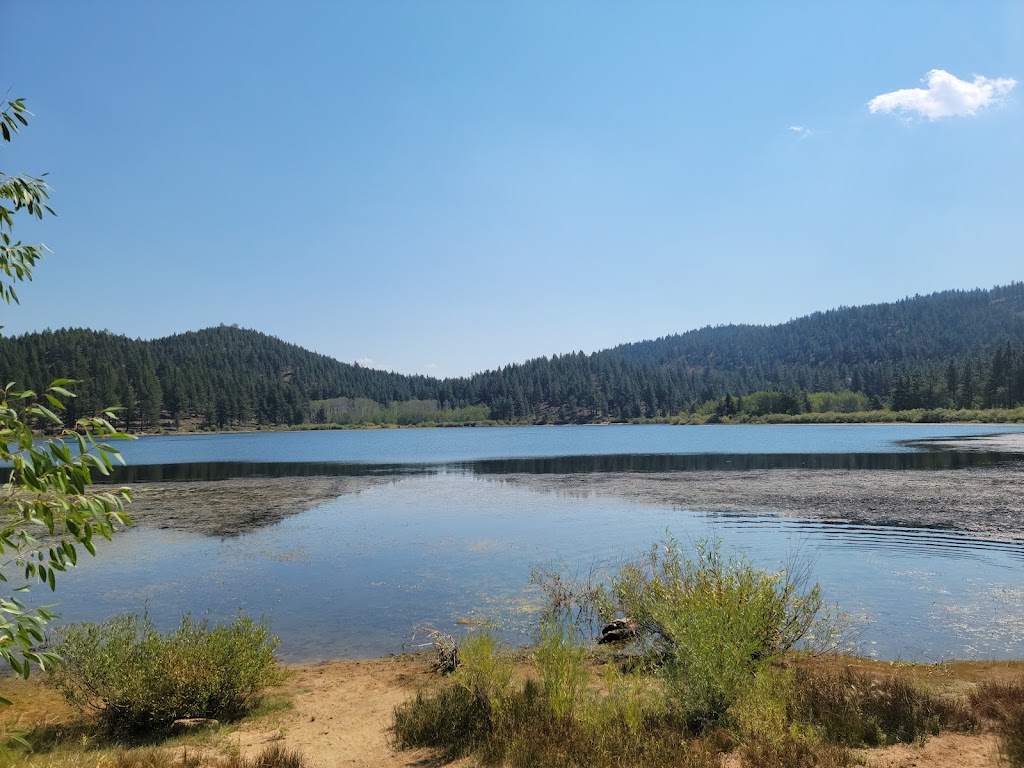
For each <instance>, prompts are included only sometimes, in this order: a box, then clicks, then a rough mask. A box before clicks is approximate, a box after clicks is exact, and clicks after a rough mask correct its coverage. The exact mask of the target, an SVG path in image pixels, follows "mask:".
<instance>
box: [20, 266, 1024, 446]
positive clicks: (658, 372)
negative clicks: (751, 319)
mask: <svg viewBox="0 0 1024 768" xmlns="http://www.w3.org/2000/svg"><path fill="white" fill-rule="evenodd" d="M0 372H2V375H3V377H4V383H6V382H9V381H14V382H17V383H18V385H19V386H27V387H31V388H39V387H42V386H44V385H45V384H46V383H48V382H49V381H51V380H52V379H54V378H57V377H60V376H66V375H71V376H74V377H75V378H78V379H82V380H83V382H84V383H83V384H81V385H79V386H78V388H77V391H78V393H79V397H78V398H77V399H76V400H75V401H73V403H72V405H71V408H70V410H69V412H68V419H69V420H71V419H74V418H76V417H77V416H79V415H84V414H88V413H93V412H95V411H97V410H99V409H100V408H101V407H105V406H108V405H111V404H119V405H122V406H124V407H125V411H124V418H125V421H126V422H127V423H128V425H129V428H131V429H146V428H155V427H159V426H161V425H162V426H164V427H175V426H179V425H181V424H182V423H186V424H189V425H192V426H204V427H230V426H252V425H258V424H267V425H274V424H300V423H324V424H328V423H329V424H363V423H378V424H419V423H430V422H432V423H454V424H457V423H469V422H480V421H488V420H494V421H504V422H523V423H538V422H544V423H585V422H594V421H605V420H620V419H622V420H625V419H638V418H648V419H652V418H666V417H672V416H678V415H679V414H685V413H695V412H697V413H704V414H707V415H712V414H713V415H716V416H733V415H736V414H749V415H753V416H757V415H761V414H768V413H783V414H799V413H804V412H818V413H820V412H823V411H846V412H849V411H863V410H869V409H880V408H883V407H885V408H891V409H892V410H908V409H914V408H926V409H934V408H1015V407H1019V406H1021V405H1024V283H1012V284H1011V285H1008V286H1005V287H997V288H993V289H992V290H989V291H986V290H975V291H946V292H942V293H935V294H932V295H930V296H915V297H913V298H908V299H904V300H902V301H898V302H895V303H891V304H873V305H868V306H862V307H841V308H839V309H834V310H829V311H827V312H818V313H815V314H813V315H809V316H807V317H802V318H798V319H796V320H791V321H790V322H788V323H783V324H781V325H774V326H752V325H728V326H718V327H707V328H701V329H699V330H694V331H689V332H687V333H683V334H679V335H673V336H666V337H664V338H661V339H656V340H654V341H641V342H637V343H635V344H625V345H622V346H619V347H615V348H613V349H609V350H605V351H603V352H596V353H593V354H589V355H587V354H583V353H575V354H567V355H556V356H554V357H551V358H546V357H541V358H537V359H535V360H530V361H528V362H526V363H522V364H515V365H509V366H506V367H504V368H501V369H499V370H496V371H487V372H485V373H479V374H475V375H473V376H470V377H467V378H459V379H445V380H439V379H434V378H430V377H427V376H405V375H400V374H395V373H388V372H385V371H378V370H374V369H371V368H364V367H361V366H359V365H349V364H347V363H342V362H339V361H337V360H334V359H332V358H329V357H326V356H324V355H320V354H316V353H313V352H310V351H308V350H305V349H302V348H301V347H299V346H297V345H295V344H289V343H286V342H283V341H281V340H279V339H276V338H273V337H271V336H267V335H265V334H262V333H259V332H257V331H251V330H246V329H240V328H237V327H233V326H231V327H229V326H220V327H217V328H209V329H206V330H202V331H195V332H189V333H183V334H178V335H175V336H169V337H167V338H163V339H157V340H155V341H141V340H133V339H129V338H127V337H125V336H117V335H114V334H111V333H107V332H100V331H90V330H80V329H72V330H60V331H45V332H42V333H29V334H25V335H22V336H17V337H13V338H0Z"/></svg>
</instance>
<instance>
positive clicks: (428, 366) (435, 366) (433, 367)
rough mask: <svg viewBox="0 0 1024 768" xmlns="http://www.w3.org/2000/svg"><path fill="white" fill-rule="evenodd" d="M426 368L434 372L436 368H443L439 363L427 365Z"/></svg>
mask: <svg viewBox="0 0 1024 768" xmlns="http://www.w3.org/2000/svg"><path fill="white" fill-rule="evenodd" d="M424 367H425V368H429V369H430V370H433V369H435V368H440V367H441V366H439V365H438V364H437V363H427V364H426V365H425V366H424Z"/></svg>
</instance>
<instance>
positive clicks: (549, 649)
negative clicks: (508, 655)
mask: <svg viewBox="0 0 1024 768" xmlns="http://www.w3.org/2000/svg"><path fill="white" fill-rule="evenodd" d="M534 659H535V660H536V662H537V668H538V670H539V671H540V679H541V686H542V687H543V690H544V698H545V701H546V702H547V705H548V708H549V709H550V710H551V713H552V714H553V715H554V716H555V717H556V718H562V717H567V716H569V715H571V714H572V712H573V710H574V709H575V708H576V706H577V704H578V703H579V699H580V696H581V694H582V693H583V692H584V690H585V688H586V684H587V666H586V661H587V649H586V648H585V647H584V646H583V645H582V644H581V643H579V642H578V639H577V633H576V630H575V628H574V627H573V626H572V625H566V624H559V623H556V622H553V621H546V622H544V623H543V624H542V625H541V635H540V644H539V645H538V646H537V649H536V651H535V652H534Z"/></svg>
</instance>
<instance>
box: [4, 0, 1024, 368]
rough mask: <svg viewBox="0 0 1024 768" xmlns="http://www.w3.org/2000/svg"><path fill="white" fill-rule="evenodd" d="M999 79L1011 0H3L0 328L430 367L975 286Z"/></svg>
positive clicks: (1007, 157) (994, 260) (1009, 80)
mask: <svg viewBox="0 0 1024 768" xmlns="http://www.w3.org/2000/svg"><path fill="white" fill-rule="evenodd" d="M930 73H931V74H930ZM979 77H980V79H977V78H979ZM1021 82H1024V3H1021V2H985V3H972V4H966V3H962V2H917V3H914V2H901V3H892V2H877V3H871V2H863V3H843V4H839V3H820V2H807V3H785V2H783V3H753V2H750V3H729V4H725V3H711V2H708V3H703V4H692V5H691V4H682V3H611V2H608V3H600V2H591V3H572V2H516V3H511V2H508V3H472V2H463V3H455V2H425V1H422V0H419V1H417V2H383V3H368V2H363V3H341V2H322V3H304V2H296V3H283V2H279V3H260V2H250V1H248V0H247V1H246V2H234V3H231V2H226V1H224V2H214V3H200V2H181V3H138V2H130V3H129V2H126V3H113V2H95V3H73V2H70V0H68V1H66V2H46V1H41V2H34V3H17V2H4V3H3V4H2V5H0V90H7V89H8V88H10V92H9V96H10V97H12V98H13V97H16V96H17V97H25V98H26V99H27V100H28V102H29V108H30V109H31V110H32V111H33V112H34V113H35V115H36V117H35V119H34V121H33V122H32V124H31V125H30V127H29V128H28V129H26V130H25V131H24V133H23V134H22V135H21V136H20V137H18V138H17V139H16V141H15V142H14V143H13V144H11V145H10V146H9V147H7V148H3V149H0V169H2V170H3V171H4V172H8V173H10V172H31V173H37V174H38V173H42V172H48V173H49V177H48V178H49V181H50V183H51V186H52V187H53V196H52V202H53V206H54V208H55V209H56V210H57V213H58V218H56V219H50V220H47V221H45V222H43V223H42V224H39V225H32V224H24V225H19V226H18V228H17V230H16V234H18V235H20V236H21V237H22V238H24V239H30V240H42V241H44V242H45V243H46V244H47V245H48V246H49V247H50V248H52V249H53V251H54V253H53V254H52V255H51V256H50V257H48V259H47V260H46V262H45V263H44V264H42V265H41V266H40V267H39V269H38V271H37V275H36V279H35V281H34V282H33V283H32V284H31V285H30V286H27V287H25V288H24V289H23V290H21V291H20V294H21V298H22V304H21V306H20V307H12V308H4V309H3V310H0V312H2V315H0V324H2V325H4V326H5V332H6V333H20V332H24V331H27V330H36V329H41V328H45V327H48V326H49V327H68V326H86V327H92V328H105V329H109V330H111V331H115V332H119V333H125V334H128V335H130V336H133V337H143V338H150V337H155V336H161V335H165V334H168V333H172V332H177V331H184V330H190V329H198V328H202V327H206V326H210V325H216V324H218V323H228V324H231V323H237V324H239V325H242V326H245V327H251V328H257V329H259V330H262V331H265V332H267V333H270V334H273V335H276V336H279V337H281V338H283V339H286V340H288V341H293V342H296V343H298V344H301V345H303V346H306V347H309V348H311V349H315V350H317V351H320V352H323V353H326V354H329V355H332V356H334V357H337V358H338V359H341V360H345V361H353V360H357V359H358V360H364V361H369V360H372V361H373V364H374V365H378V366H383V367H387V368H389V369H394V370H398V371H402V372H407V373H415V372H419V373H428V374H433V375H439V376H446V375H460V374H466V373H470V372H472V371H476V370H482V369H485V368H493V367H496V366H499V365H502V364H505V363H508V362H513V361H521V360H525V359H527V358H530V357H535V356H539V355H550V354H553V353H562V352H568V351H573V350H580V349H582V350H585V351H592V350H597V349H602V348H605V347H609V346H613V345H615V344H617V343H621V342H627V341H635V340H639V339H642V338H653V337H657V336H662V335H665V334H667V333H673V332H680V331H685V330H688V329H690V328H695V327H700V326H704V325H709V324H711V325H714V324H722V323H731V322H737V323H738V322H743V323H777V322H784V321H786V320H788V319H790V318H792V317H797V316H800V315H803V314H806V313H808V312H812V311H815V310H819V309H827V308H831V307H834V306H839V305H853V304H863V303H871V302H877V301H890V300H894V299H899V298H901V297H903V296H906V295H913V294H916V293H929V292H932V291H935V290H943V289H947V288H973V287H990V286H992V285H995V284H1004V283H1007V282H1010V281H1012V280H1020V279H1022V278H1024V269H1022V266H1024V258H1022V257H1024V253H1022V251H1024V249H1022V242H1024V241H1022V234H1024V233H1022V223H1024V217H1022V216H1021V209H1022V203H1024V139H1022V137H1024V110H1022V107H1021V104H1022V101H1024V85H1022V84H1020V83H1021Z"/></svg>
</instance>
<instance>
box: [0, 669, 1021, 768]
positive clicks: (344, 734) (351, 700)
mask: <svg viewBox="0 0 1024 768" xmlns="http://www.w3.org/2000/svg"><path fill="white" fill-rule="evenodd" d="M432 658H433V657H432V655H431V654H429V653H418V654H404V655H394V656H388V657H384V658H379V659H342V660H331V661H324V662H320V663H304V664H283V665H281V666H282V669H283V670H284V671H285V673H286V679H285V680H284V682H283V683H282V684H281V685H279V686H278V687H277V688H275V689H273V690H272V691H270V692H269V694H270V698H269V703H270V704H271V706H270V707H267V708H266V709H265V711H264V712H262V713H260V712H257V713H256V714H255V715H253V716H250V717H248V718H246V719H244V720H242V721H240V722H237V723H229V724H224V725H223V726H221V727H220V728H218V729H217V730H215V731H214V733H213V734H212V735H207V736H202V735H197V736H196V737H195V739H196V744H195V745H194V746H189V745H188V744H187V743H186V745H185V746H186V747H187V748H188V749H190V750H194V751H195V752H196V753H197V754H203V755H207V756H211V757H213V756H217V755H218V754H220V753H222V752H225V751H226V752H233V753H237V754H240V755H241V756H243V757H247V758H252V757H255V756H256V755H258V754H260V753H261V752H262V751H263V750H264V749H266V748H267V747H268V746H271V745H280V746H282V747H285V748H286V749H290V750H298V751H300V752H301V753H302V754H303V755H304V756H305V758H306V760H307V764H308V765H309V766H311V768H342V767H343V766H344V767H346V768H378V767H379V768H412V767H413V766H427V765H443V764H446V765H451V766H453V768H468V766H470V765H475V764H476V763H475V761H474V760H473V759H472V758H463V759H460V760H456V761H453V762H447V761H444V760H441V759H439V755H438V754H436V753H434V752H433V751H432V750H430V749H414V750H407V751H399V750H397V749H396V748H395V747H394V745H393V742H392V741H391V738H390V727H391V724H392V716H393V712H394V709H395V707H397V706H399V705H401V704H403V703H405V702H407V701H409V700H411V699H414V698H415V697H416V695H417V694H418V693H420V692H423V693H427V694H430V693H433V692H436V691H437V690H438V689H439V688H440V687H441V686H442V685H443V684H444V678H442V677H441V676H439V675H438V674H436V673H433V672H431V670H430V665H431V661H432ZM516 659H517V661H516V664H515V674H516V676H517V677H520V678H521V677H524V676H535V675H536V670H535V669H534V667H533V662H532V661H531V660H530V659H529V658H528V657H526V656H525V655H521V656H517V657H516ZM797 663H804V664H810V665H817V666H818V667H819V668H834V669H836V670H842V669H846V668H851V669H854V670H856V671H857V672H863V673H867V674H870V675H872V676H875V677H876V678H885V677H899V678H903V679H906V680H908V681H912V682H913V683H915V684H918V685H920V686H922V687H924V688H926V689H928V690H930V691H932V692H934V693H937V694H940V695H945V696H948V697H951V698H956V699H961V700H962V699H963V698H965V697H966V696H967V695H968V693H969V692H970V691H971V690H973V688H974V687H975V686H976V685H977V684H979V683H981V682H1003V683H1008V682H1012V681H1015V680H1018V679H1020V676H1021V675H1022V674H1024V660H1017V661H1007V662H987V661H950V662H944V663H941V664H903V663H899V662H879V661H874V660H870V659H862V658H859V657H843V656H840V657H831V658H826V659H818V660H807V661H804V662H797ZM602 669H603V662H602V660H601V659H600V658H598V657H594V658H592V660H591V663H590V671H591V675H592V676H593V678H594V679H596V678H598V677H599V676H600V675H601V674H602ZM0 693H2V694H3V695H4V696H6V697H7V698H9V699H11V700H12V701H13V702H14V704H13V706H11V707H5V708H4V710H3V711H2V712H0V721H2V722H4V723H11V722H14V723H17V724H18V725H19V727H24V725H25V724H26V723H34V722H36V723H39V722H41V723H43V724H44V727H48V728H51V729H52V728H54V727H59V726H60V725H62V724H69V723H71V722H74V719H75V713H74V712H73V710H71V709H70V707H69V706H68V705H67V704H66V703H65V702H64V701H63V699H62V698H61V697H60V695H59V694H58V693H57V692H56V691H54V690H53V689H50V688H48V687H46V686H45V685H44V684H43V683H42V680H41V676H33V677H32V678H31V679H29V680H27V681H25V680H21V679H20V678H14V677H9V678H3V679H0ZM168 748H169V749H171V750H173V751H174V753H175V754H180V753H181V750H182V748H183V747H182V744H181V741H180V739H179V741H176V742H173V746H169V747H168ZM78 749H89V747H81V746H80V747H78ZM855 753H856V755H857V756H858V757H860V758H861V759H862V760H863V764H864V765H866V766H869V768H910V767H911V766H915V765H928V766H931V767H932V768H971V767H973V766H984V765H994V764H997V763H996V762H995V761H996V759H997V757H998V754H999V752H998V741H997V739H996V736H995V734H994V733H992V731H991V730H989V729H987V728H986V729H981V730H978V731H975V732H973V733H960V732H953V731H943V732H942V733H940V734H938V735H935V736H931V737H929V738H928V739H927V740H926V741H925V742H924V743H915V744H897V745H894V746H889V747H876V748H863V749H857V750H856V751H855ZM65 754H69V755H73V754H74V752H70V753H65ZM101 754H102V753H101ZM42 759H45V755H43V756H42ZM76 764H78V763H76ZM33 765H34V763H33ZM723 765H725V766H730V765H734V763H732V762H729V760H728V758H727V759H726V760H725V761H724V762H723Z"/></svg>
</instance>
